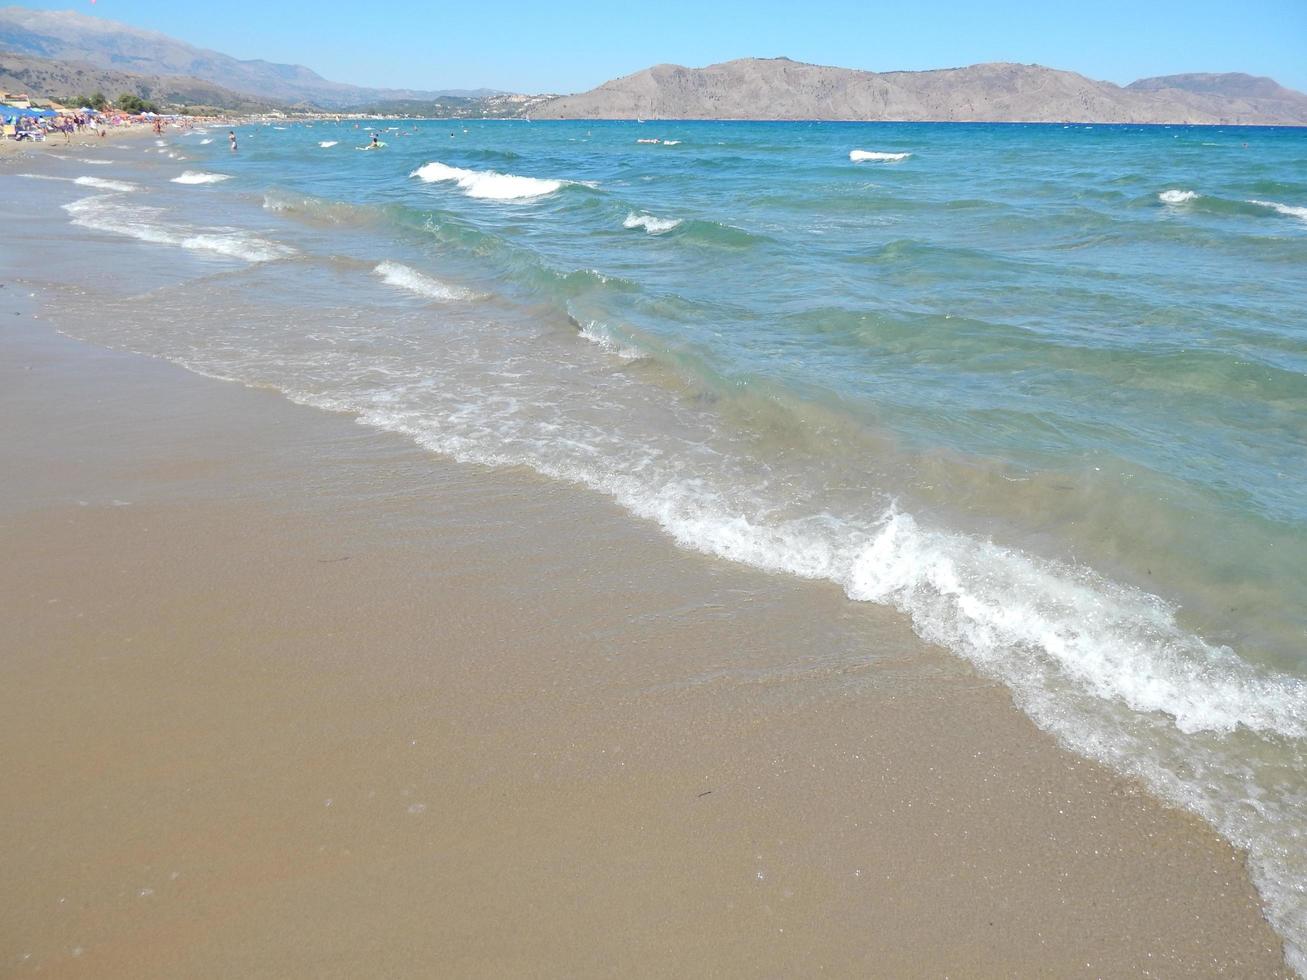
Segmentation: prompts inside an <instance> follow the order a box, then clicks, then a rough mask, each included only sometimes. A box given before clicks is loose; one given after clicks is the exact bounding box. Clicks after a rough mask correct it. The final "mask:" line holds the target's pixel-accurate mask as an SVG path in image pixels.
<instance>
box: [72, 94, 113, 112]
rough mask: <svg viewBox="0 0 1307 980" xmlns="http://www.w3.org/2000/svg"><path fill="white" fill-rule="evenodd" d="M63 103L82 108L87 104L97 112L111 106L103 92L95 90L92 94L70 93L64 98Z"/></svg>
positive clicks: (87, 106)
mask: <svg viewBox="0 0 1307 980" xmlns="http://www.w3.org/2000/svg"><path fill="white" fill-rule="evenodd" d="M62 101H63V104H64V105H66V106H71V107H73V108H75V109H80V108H81V107H82V106H86V108H88V109H94V110H95V111H96V112H104V110H105V109H107V108H109V100H108V99H106V98H105V97H104V93H103V92H94V93H92V94H91V95H70V96H68V98H66V99H63V100H62Z"/></svg>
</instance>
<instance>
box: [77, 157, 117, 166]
mask: <svg viewBox="0 0 1307 980" xmlns="http://www.w3.org/2000/svg"><path fill="white" fill-rule="evenodd" d="M77 162H78V163H88V164H90V165H91V166H93V167H107V166H109V165H110V164H112V163H113V161H112V160H95V159H92V158H90V157H78V158H77Z"/></svg>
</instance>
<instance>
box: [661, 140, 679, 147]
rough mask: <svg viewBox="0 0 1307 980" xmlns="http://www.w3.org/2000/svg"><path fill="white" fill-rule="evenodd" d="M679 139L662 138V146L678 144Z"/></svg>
mask: <svg viewBox="0 0 1307 980" xmlns="http://www.w3.org/2000/svg"><path fill="white" fill-rule="evenodd" d="M680 145H681V141H680V140H663V146H680Z"/></svg>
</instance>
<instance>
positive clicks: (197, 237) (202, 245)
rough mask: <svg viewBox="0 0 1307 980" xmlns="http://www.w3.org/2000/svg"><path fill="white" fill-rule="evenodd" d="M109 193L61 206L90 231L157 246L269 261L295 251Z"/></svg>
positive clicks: (78, 224) (254, 260) (82, 226)
mask: <svg viewBox="0 0 1307 980" xmlns="http://www.w3.org/2000/svg"><path fill="white" fill-rule="evenodd" d="M117 201H118V198H117V197H116V196H115V195H112V194H103V195H97V196H95V197H85V198H82V199H81V200H78V201H73V202H71V203H70V204H65V205H64V206H63V208H64V210H65V211H67V212H68V214H69V215H71V216H72V219H73V224H74V225H77V226H78V227H81V228H89V229H91V230H93V231H101V232H107V233H109V234H113V235H126V236H127V237H129V238H135V239H137V240H139V241H143V242H151V243H153V244H156V245H175V246H178V247H180V248H185V249H190V250H192V251H198V252H212V253H214V254H216V255H225V256H229V257H231V258H237V259H243V260H244V261H246V262H271V261H273V260H274V259H285V258H290V257H291V256H293V255H295V254H296V253H295V250H294V249H293V248H290V247H289V246H286V245H282V244H280V243H278V242H270V241H267V240H265V239H262V238H259V237H257V236H255V235H250V234H247V233H245V232H241V231H237V230H235V229H230V228H210V229H198V228H190V227H187V226H185V225H178V224H173V223H170V222H168V221H167V220H165V219H164V218H163V217H162V215H163V210H162V209H161V208H152V207H145V206H132V207H128V206H125V205H122V204H119V203H117Z"/></svg>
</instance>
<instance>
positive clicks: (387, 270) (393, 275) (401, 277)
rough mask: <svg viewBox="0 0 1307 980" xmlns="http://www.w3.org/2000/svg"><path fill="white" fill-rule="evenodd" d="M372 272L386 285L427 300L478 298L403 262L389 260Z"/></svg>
mask: <svg viewBox="0 0 1307 980" xmlns="http://www.w3.org/2000/svg"><path fill="white" fill-rule="evenodd" d="M372 271H373V272H374V273H375V274H376V275H378V276H380V277H381V280H382V282H384V283H385V284H386V285H388V286H394V287H396V288H397V289H403V290H406V291H407V292H410V293H413V294H414V295H416V296H423V297H425V298H427V299H439V300H459V299H461V300H468V299H475V298H476V294H475V293H472V292H469V291H468V290H466V289H460V288H459V287H457V286H450V285H447V284H446V283H443V282H441V281H440V280H439V279H433V278H432V277H431V276H426V275H423V274H422V273H420V272H418V271H417V270H416V269H412V268H409V267H408V266H406V265H404V264H403V263H401V262H392V261H390V260H389V259H387V260H386V261H384V262H381V263H379V264H378V265H377V267H376V268H375V269H373V270H372Z"/></svg>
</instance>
